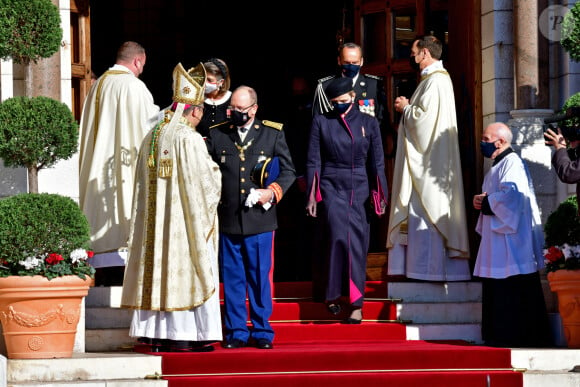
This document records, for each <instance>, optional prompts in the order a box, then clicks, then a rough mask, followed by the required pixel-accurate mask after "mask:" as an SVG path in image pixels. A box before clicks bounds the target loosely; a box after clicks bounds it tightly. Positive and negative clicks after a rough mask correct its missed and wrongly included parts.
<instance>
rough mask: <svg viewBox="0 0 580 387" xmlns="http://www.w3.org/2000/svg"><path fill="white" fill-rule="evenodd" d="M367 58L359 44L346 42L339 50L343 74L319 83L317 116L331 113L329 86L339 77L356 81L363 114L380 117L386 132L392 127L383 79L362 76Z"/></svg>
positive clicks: (329, 77) (314, 107)
mask: <svg viewBox="0 0 580 387" xmlns="http://www.w3.org/2000/svg"><path fill="white" fill-rule="evenodd" d="M363 63H364V58H363V55H362V48H361V47H360V46H359V45H358V44H355V43H344V44H343V45H341V46H340V48H339V50H338V66H339V68H340V73H339V74H336V75H330V76H328V77H325V78H321V79H319V80H318V85H317V87H316V92H315V94H314V106H313V107H312V112H313V115H316V114H321V113H327V112H329V111H331V110H332V104H331V103H330V101H329V99H328V98H327V97H326V95H325V94H324V90H325V89H326V86H328V84H329V83H330V81H331V80H333V79H334V78H336V77H348V78H352V82H353V88H354V92H355V93H356V96H355V104H356V105H357V106H358V108H359V109H360V111H362V112H363V113H367V114H370V115H371V116H374V117H376V118H377V120H378V121H379V123H380V126H381V131H382V132H383V133H384V130H385V129H386V127H387V125H388V117H387V116H388V111H386V110H385V106H386V100H387V98H386V95H385V91H384V87H383V78H381V77H378V76H376V75H370V74H361V73H360V69H361V67H362V66H363Z"/></svg>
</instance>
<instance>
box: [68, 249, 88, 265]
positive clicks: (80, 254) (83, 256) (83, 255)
mask: <svg viewBox="0 0 580 387" xmlns="http://www.w3.org/2000/svg"><path fill="white" fill-rule="evenodd" d="M87 258H88V255H87V251H86V250H85V249H76V250H73V251H71V252H70V259H71V260H72V263H77V262H78V261H86V260H87Z"/></svg>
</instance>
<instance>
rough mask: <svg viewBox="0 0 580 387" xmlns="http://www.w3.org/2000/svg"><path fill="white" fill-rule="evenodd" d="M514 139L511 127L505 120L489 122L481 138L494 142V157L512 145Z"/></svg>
mask: <svg viewBox="0 0 580 387" xmlns="http://www.w3.org/2000/svg"><path fill="white" fill-rule="evenodd" d="M512 139H513V135H512V131H511V129H510V128H509V127H508V126H507V125H506V124H504V123H503V122H494V123H492V124H489V125H488V126H487V127H486V128H485V129H484V130H483V135H482V136H481V140H482V141H484V142H488V143H494V144H495V146H496V148H497V149H496V151H495V152H494V153H493V155H492V157H491V158H492V159H493V158H495V156H497V155H498V154H500V153H501V152H503V151H504V150H506V149H507V148H509V147H510V146H511V143H512Z"/></svg>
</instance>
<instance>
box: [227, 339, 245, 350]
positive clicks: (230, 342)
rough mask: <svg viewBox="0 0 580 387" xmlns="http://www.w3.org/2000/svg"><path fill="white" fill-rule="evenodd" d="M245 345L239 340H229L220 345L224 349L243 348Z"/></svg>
mask: <svg viewBox="0 0 580 387" xmlns="http://www.w3.org/2000/svg"><path fill="white" fill-rule="evenodd" d="M245 346H246V343H245V342H243V341H242V340H240V339H231V340H228V341H226V342H225V343H223V344H222V347H224V348H226V349H234V348H243V347H245Z"/></svg>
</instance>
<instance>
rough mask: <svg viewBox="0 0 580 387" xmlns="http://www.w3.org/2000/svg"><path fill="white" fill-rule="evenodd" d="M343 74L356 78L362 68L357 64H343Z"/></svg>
mask: <svg viewBox="0 0 580 387" xmlns="http://www.w3.org/2000/svg"><path fill="white" fill-rule="evenodd" d="M341 68H342V73H343V74H344V76H345V77H349V78H354V77H356V75H357V74H358V72H359V71H360V66H359V65H355V64H343V65H342V66H341Z"/></svg>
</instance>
